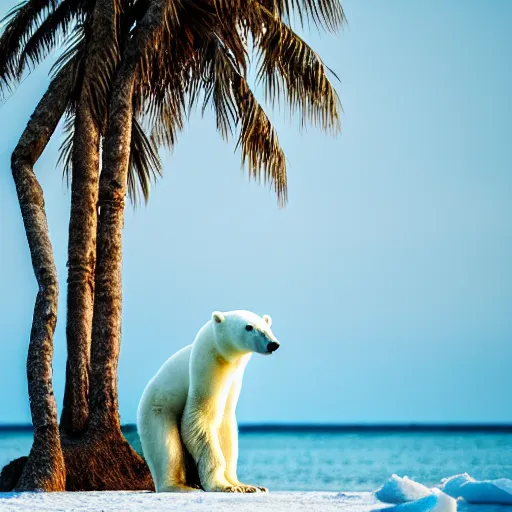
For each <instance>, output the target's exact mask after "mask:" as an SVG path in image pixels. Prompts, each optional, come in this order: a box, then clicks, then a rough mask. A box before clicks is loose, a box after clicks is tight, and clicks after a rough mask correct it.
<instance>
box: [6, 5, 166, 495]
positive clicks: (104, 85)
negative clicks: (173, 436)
mask: <svg viewBox="0 0 512 512" xmlns="http://www.w3.org/2000/svg"><path fill="white" fill-rule="evenodd" d="M104 4H105V2H104ZM128 8H129V9H128V13H129V15H127V16H125V17H124V18H125V19H124V24H125V25H126V24H127V23H133V14H132V11H135V9H133V6H132V5H131V4H128ZM119 13H120V11H119V10H115V11H112V10H111V11H110V18H109V10H108V9H105V5H102V4H101V2H98V3H95V2H93V1H90V0H78V1H77V0H64V1H63V2H61V3H59V4H57V3H56V2H54V1H47V2H44V1H39V0H38V1H29V2H25V3H22V4H20V5H19V6H18V7H17V8H15V9H13V10H12V11H11V12H10V13H9V14H8V16H7V17H6V19H5V20H4V21H6V22H7V23H6V28H5V30H4V32H3V34H2V37H1V38H0V55H1V57H0V80H2V81H3V85H4V86H11V85H13V84H15V83H16V82H17V81H18V80H19V79H20V77H21V75H22V73H23V71H24V69H25V68H26V67H27V66H29V65H30V64H32V65H35V64H38V63H39V62H40V61H41V60H42V59H43V58H44V57H45V56H46V54H47V53H48V52H49V51H50V50H51V49H52V47H53V46H55V44H56V43H57V40H58V36H59V35H60V34H59V33H60V32H67V31H68V30H69V26H70V24H72V23H75V24H77V26H76V27H75V29H74V30H73V31H72V34H71V37H70V39H71V44H70V45H69V47H68V48H67V49H66V51H65V52H64V53H63V55H62V56H61V58H60V59H59V60H58V61H57V65H56V66H55V67H56V73H55V76H54V80H53V81H52V83H51V85H50V88H49V91H48V93H47V94H46V95H45V97H44V98H43V99H42V101H41V103H40V105H39V106H38V107H37V109H36V111H35V113H34V116H32V118H31V122H30V123H29V126H28V128H27V130H26V132H25V134H24V135H23V137H22V139H21V140H20V143H19V145H18V148H17V150H16V152H15V154H14V155H13V175H14V177H15V179H17V183H18V181H19V179H18V176H19V172H18V168H20V166H21V165H22V164H24V163H25V162H24V161H21V163H20V164H19V165H18V160H20V158H18V157H19V155H20V154H21V156H23V157H24V156H25V153H29V156H30V157H32V156H33V158H31V159H30V161H29V164H30V171H31V172H32V168H33V164H34V163H35V161H36V160H37V158H38V157H39V155H40V153H41V152H42V150H43V149H44V146H45V145H46V143H47V142H48V140H49V138H50V137H51V135H52V133H53V131H54V130H55V127H56V125H57V123H58V121H59V119H60V118H61V117H62V116H63V115H64V113H65V112H66V111H67V113H68V123H67V127H68V129H69V131H70V133H69V135H68V137H67V138H66V140H65V143H64V144H63V153H62V159H63V161H64V166H65V170H66V171H67V172H69V170H70V169H72V173H70V174H72V187H71V189H72V201H71V215H70V236H69V251H68V252H69V254H68V267H69V270H68V322H67V341H68V361H67V369H66V370H67V371H66V389H65V397H64V408H63V413H62V417H61V437H60V438H59V431H58V428H57V423H56V418H57V413H56V406H55V404H54V399H53V393H52V391H51V378H50V379H49V378H48V376H49V377H51V357H50V358H49V360H47V359H43V362H46V363H47V366H46V367H44V368H40V367H38V366H36V367H35V368H34V363H33V361H34V360H35V358H36V357H40V356H38V354H40V353H49V354H50V355H51V352H49V351H50V350H51V349H52V336H53V331H54V327H55V321H56V303H57V294H58V288H57V277H56V271H55V266H54V264H53V256H52V254H51V246H50V245H49V237H48V232H47V227H46V224H44V225H43V224H41V223H40V224H39V225H38V227H39V228H40V233H38V236H37V237H36V238H34V242H32V243H31V244H30V246H31V248H32V247H35V249H34V250H33V251H32V252H33V253H35V254H38V253H39V252H41V253H42V250H43V249H45V250H46V249H49V251H50V252H48V251H46V253H45V254H46V258H45V259H43V260H42V261H41V262H40V263H38V265H39V266H40V267H41V265H44V266H42V267H41V268H36V267H35V270H36V276H37V275H38V274H41V275H43V276H49V278H51V280H50V281H48V279H46V281H45V280H43V281H42V282H41V279H39V281H40V286H41V287H46V288H47V289H48V291H47V292H46V288H42V290H43V295H42V296H43V297H46V296H48V298H47V301H50V300H51V306H52V308H51V311H52V314H53V316H51V317H49V318H48V319H47V321H46V325H45V326H43V325H42V324H41V321H42V320H41V319H38V318H37V316H36V315H35V317H34V326H40V327H39V328H40V330H42V329H43V328H45V329H46V332H47V337H46V339H45V340H44V342H45V346H44V347H43V348H44V351H43V350H42V349H41V347H39V345H34V343H31V345H30V347H31V348H30V350H29V358H28V359H29V360H28V366H29V368H31V369H30V373H29V394H30V397H31V403H33V404H36V403H37V402H38V399H40V397H41V396H43V395H44V393H43V391H42V390H41V389H40V388H41V386H40V385H38V384H37V381H38V375H39V374H36V375H35V376H34V373H35V371H36V370H40V372H41V376H43V377H45V376H46V380H45V381H43V382H45V384H46V386H47V387H46V388H44V389H45V390H46V395H44V396H48V397H51V398H50V399H49V401H50V402H52V407H53V409H52V414H53V416H51V418H52V422H51V423H52V428H51V429H50V430H48V429H46V430H45V429H42V430H41V432H42V433H41V435H40V432H39V430H38V429H37V428H36V429H35V432H34V434H35V442H34V447H33V449H32V452H31V456H30V458H29V464H28V465H27V466H26V467H25V471H24V475H25V473H27V474H30V475H33V474H36V473H37V472H35V473H34V471H33V469H34V467H47V468H51V467H52V465H53V466H55V463H50V461H54V460H56V459H55V457H54V458H53V459H50V457H51V456H52V455H53V454H54V453H58V454H60V459H62V451H61V445H63V448H64V456H65V459H66V469H67V478H68V487H69V486H71V487H72V486H73V485H74V486H75V487H76V488H88V487H91V486H92V487H101V486H102V485H105V484H104V483H102V482H98V481H97V479H96V480H95V479H94V472H93V475H92V477H91V473H90V472H89V473H88V472H87V471H84V468H85V467H86V466H84V465H83V464H81V462H80V461H83V460H87V461H89V462H90V461H94V459H95V458H94V457H93V456H92V454H91V453H90V452H91V451H92V452H101V450H99V447H98V441H97V440H96V441H95V442H91V440H90V439H87V438H83V436H81V434H83V433H84V432H85V430H86V427H87V423H88V419H89V418H88V416H89V414H88V404H89V396H88V395H89V382H88V380H89V366H90V340H91V330H92V311H93V309H92V301H93V294H94V265H95V259H96V227H97V222H96V211H97V196H98V176H99V145H100V129H101V128H104V125H105V116H106V106H107V101H106V99H105V98H106V95H107V92H108V84H109V82H110V80H109V78H108V73H109V72H110V73H112V72H113V70H114V68H115V65H111V67H110V70H109V69H108V68H107V69H105V62H111V61H112V58H113V57H115V52H116V45H117V41H116V40H115V38H114V36H115V35H116V34H115V30H114V29H113V28H115V26H116V24H117V20H116V19H115V18H116V17H118V16H119ZM41 20H42V21H41ZM38 22H39V25H38ZM93 26H94V27H95V29H94V30H92V27H93ZM109 43H110V44H109ZM2 50H3V51H2ZM99 63H101V66H99V65H98V64H99ZM98 70H99V71H101V72H102V73H103V80H102V81H98V80H97V76H98V75H97V72H98ZM55 97H58V98H59V101H58V102H55ZM45 115H46V116H48V117H49V119H45V117H44V116H45ZM47 125H48V126H47ZM72 128H74V130H72ZM38 134H39V135H40V134H44V135H45V137H46V138H45V139H44V142H43V139H42V140H41V141H38V140H35V142H34V139H35V137H36V136H37V135H38ZM33 144H36V146H37V148H36V149H35V150H34V151H32V149H31V147H30V146H31V145H33ZM132 144H133V145H134V147H133V148H132V152H131V165H130V169H131V173H130V193H131V195H132V197H136V195H137V188H136V186H137V185H136V183H137V180H138V182H139V184H140V187H141V189H142V193H143V194H144V196H145V197H147V191H148V180H149V178H150V177H151V174H152V173H153V174H154V173H155V172H158V171H159V166H160V162H159V159H158V157H157V154H156V150H155V149H154V148H153V146H152V144H151V143H150V142H148V141H147V138H145V135H144V133H143V132H142V131H141V130H139V131H137V132H136V133H135V134H134V136H133V137H132ZM39 145H40V146H41V148H40V149H39ZM20 148H21V149H20ZM15 157H16V158H15ZM15 163H16V166H15V165H14V164H15ZM32 178H33V179H32V180H31V181H29V182H28V183H26V184H25V185H24V186H25V188H27V187H28V186H29V185H31V186H32V187H33V188H34V191H33V192H32V195H31V196H29V197H28V198H27V193H26V192H25V193H24V195H23V197H22V196H20V204H23V203H22V200H23V201H26V200H28V199H31V198H33V197H36V195H35V193H36V192H37V193H39V194H40V195H41V200H42V191H41V190H40V187H39V186H38V185H37V181H36V180H35V175H33V172H32ZM20 179H21V178H20ZM18 188H19V187H18ZM41 205H42V204H41ZM42 208H43V206H42ZM22 211H23V206H22ZM43 214H44V209H43ZM32 224H33V222H32ZM26 226H27V235H30V233H29V232H28V224H26ZM31 229H32V231H33V228H31ZM46 240H48V243H46V242H45V241H46ZM29 242H31V238H30V236H29ZM37 242H38V243H40V244H41V248H39V249H38V247H37ZM45 244H46V245H45ZM35 264H36V262H35V261H34V266H35ZM40 302H41V301H40V300H39V295H38V303H37V305H38V307H39V309H41V307H42V306H41V304H40ZM37 311H38V310H37V308H36V313H37ZM40 343H42V341H40ZM32 388H34V390H33V389H32ZM36 392H37V394H38V398H37V399H32V397H33V396H35V393H36ZM42 403H45V402H42ZM36 414H38V415H39V416H41V414H40V413H37V409H36V410H33V416H34V426H36V424H37V420H36V418H35V415H36ZM49 418H50V413H47V414H46V420H45V421H46V423H48V422H49ZM54 420H55V421H54ZM45 426H46V427H47V426H48V425H46V424H45ZM49 436H50V437H51V447H50V442H49V440H48V438H49ZM104 444H105V445H106V444H107V441H106V440H104ZM122 444H123V452H124V453H127V454H128V456H131V460H130V464H129V468H128V470H126V471H125V468H124V467H121V468H119V471H117V472H116V471H114V472H113V473H114V474H116V475H121V478H118V480H120V481H119V482H117V486H118V487H121V488H129V487H130V482H129V481H128V482H126V481H123V478H125V479H126V478H127V479H128V480H129V478H130V476H132V475H131V473H133V471H132V470H131V468H135V469H136V470H137V472H136V475H135V477H133V478H132V479H135V478H136V480H137V481H138V483H136V484H135V488H138V487H140V486H142V487H143V488H148V486H150V485H151V482H150V480H149V473H148V472H147V468H146V467H145V464H144V463H143V461H142V460H141V459H140V457H139V456H138V455H137V454H136V453H135V452H133V450H132V449H131V448H130V447H129V445H128V443H126V441H124V439H123V443H122ZM45 446H46V447H49V450H48V453H47V454H46V463H45V462H44V460H43V459H44V457H43V458H42V457H41V456H40V453H41V452H42V449H41V447H45ZM36 448H38V449H37V450H36ZM33 454H39V455H38V456H37V457H36V456H35V455H34V456H33ZM125 458H126V456H125ZM96 459H97V457H96ZM110 459H111V460H113V461H115V460H116V458H115V457H110ZM96 462H98V461H97V460H96ZM89 465H90V464H89ZM61 466H62V464H61ZM97 466H98V467H99V468H100V469H101V467H102V464H101V463H100V464H97ZM22 467H23V466H22V465H21V464H15V465H14V466H12V465H11V466H10V468H11V469H12V470H14V471H15V472H17V473H19V471H20V469H21V468H22ZM106 467H108V465H107V466H106ZM73 468H75V471H73ZM137 468H138V469H137ZM107 471H108V470H107ZM39 473H41V471H39ZM46 473H47V478H46V479H45V478H43V476H42V475H41V474H39V476H38V479H37V480H32V481H29V480H27V479H26V478H23V477H22V478H21V479H20V480H19V482H18V484H17V487H18V488H20V489H24V488H27V489H30V488H42V489H46V490H58V489H59V488H61V487H62V485H63V482H64V479H62V478H61V479H60V481H59V482H60V483H59V485H60V487H59V486H56V483H55V478H54V477H51V475H52V474H53V473H55V474H58V473H59V472H53V471H52V470H50V469H48V471H47V472H46ZM60 473H61V476H62V471H60ZM74 473H76V474H77V475H82V476H84V477H86V479H87V478H88V481H86V482H83V481H80V479H78V480H79V481H77V479H76V477H74V476H73V474H74ZM12 480H13V482H12V483H13V485H14V484H16V480H18V479H17V478H16V477H15V476H13V479H12ZM82 480H83V479H82ZM91 482H92V483H91ZM112 485H114V486H115V485H116V484H114V483H113V482H112V478H111V481H110V486H112Z"/></svg>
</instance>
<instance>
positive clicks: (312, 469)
mask: <svg viewBox="0 0 512 512" xmlns="http://www.w3.org/2000/svg"><path fill="white" fill-rule="evenodd" d="M126 437H127V439H128V440H129V441H130V443H131V444H132V445H133V446H134V448H135V449H136V450H137V451H139V452H140V443H139V439H138V437H137V434H136V432H134V431H127V432H126ZM31 442H32V435H31V433H30V432H27V431H0V464H1V465H2V466H3V465H4V464H5V463H7V462H9V461H10V460H12V459H13V458H15V457H19V456H21V455H26V454H28V452H29V450H30V445H31ZM463 472H467V473H469V474H470V475H471V476H473V477H474V478H477V479H494V478H501V477H505V478H511V479H512V433H486V432H462V433H461V432H386V431H382V432H358V433H353V432H352V433H351V432H343V431H342V432H336V431H332V432H325V431H323V432H294V431H289V432H268V431H263V432H241V433H240V435H239V471H238V473H239V478H240V480H241V481H243V482H247V483H257V484H259V485H264V486H266V487H268V488H269V489H271V490H275V491H373V490H375V489H376V488H377V487H379V486H380V485H381V484H382V483H383V482H384V481H385V480H386V479H387V478H389V476H390V475H391V474H392V473H396V474H398V475H400V476H403V475H407V476H409V477H410V478H413V479H414V480H416V481H418V482H421V483H423V484H425V485H428V486H433V485H436V484H438V483H439V482H440V481H441V479H442V478H444V477H447V476H450V475H454V474H457V473H463Z"/></svg>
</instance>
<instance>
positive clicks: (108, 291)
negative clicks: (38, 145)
mask: <svg viewBox="0 0 512 512" xmlns="http://www.w3.org/2000/svg"><path fill="white" fill-rule="evenodd" d="M165 9H166V2H165V0H155V1H154V2H152V3H151V5H150V7H149V8H148V11H147V12H146V14H145V16H144V18H143V19H142V21H141V22H140V24H139V26H138V28H137V29H136V34H135V35H134V36H133V38H132V39H130V41H129V43H128V44H127V46H126V48H125V51H124V52H123V56H122V61H121V65H120V67H119V69H118V71H117V74H116V77H115V80H114V84H113V87H112V91H113V93H112V97H111V101H110V109H109V117H108V126H107V133H106V136H105V140H104V147H103V166H102V172H101V177H100V192H99V194H100V195H99V206H100V214H99V229H98V241H97V267H96V292H95V299H94V318H93V333H92V349H91V427H92V428H93V429H96V430H99V431H101V430H104V429H112V430H117V431H120V421H119V410H118V389H117V364H118V359H119V350H120V345H121V316H122V233H123V226H124V203H125V196H126V191H127V176H128V165H129V159H130V142H131V131H132V118H133V103H132V96H133V91H134V86H135V80H136V77H137V70H138V66H139V62H140V60H141V56H142V52H143V51H144V48H146V47H147V46H148V45H149V44H152V43H154V41H155V38H157V36H158V33H159V31H160V30H162V29H163V21H164V16H165Z"/></svg>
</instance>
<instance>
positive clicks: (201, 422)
mask: <svg viewBox="0 0 512 512" xmlns="http://www.w3.org/2000/svg"><path fill="white" fill-rule="evenodd" d="M194 409H195V408H193V407H190V406H189V404H188V403H187V406H186V407H185V411H184V413H183V419H182V423H181V425H182V427H181V436H182V439H183V442H184V443H185V446H186V447H187V450H188V451H189V453H190V455H192V457H193V459H194V461H195V463H196V466H197V472H198V474H199V480H200V482H201V485H202V487H203V489H204V490H205V491H214V492H243V490H242V489H241V488H240V487H239V486H236V485H233V484H231V483H230V482H228V480H226V478H225V476H224V473H225V470H226V461H225V459H224V455H223V453H222V449H221V446H220V441H219V435H218V428H216V427H215V422H212V421H209V420H208V418H205V417H204V411H202V412H201V413H199V412H195V411H194ZM199 411H201V409H199Z"/></svg>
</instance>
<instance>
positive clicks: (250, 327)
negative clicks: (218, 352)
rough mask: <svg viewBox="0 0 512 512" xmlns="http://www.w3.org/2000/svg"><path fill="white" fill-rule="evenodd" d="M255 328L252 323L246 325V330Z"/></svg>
mask: <svg viewBox="0 0 512 512" xmlns="http://www.w3.org/2000/svg"><path fill="white" fill-rule="evenodd" d="M253 329H254V327H253V326H252V325H246V326H245V330H246V331H252V330H253Z"/></svg>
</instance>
